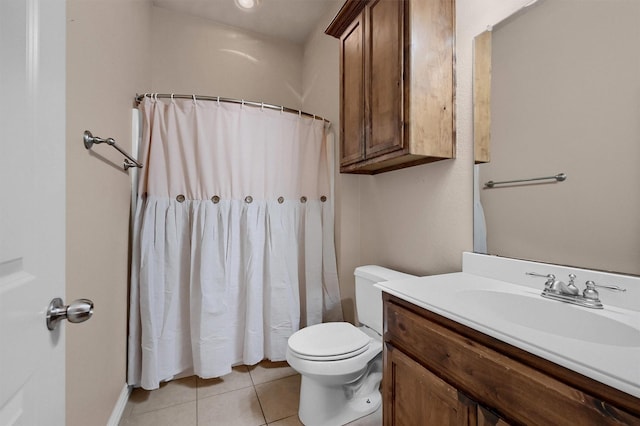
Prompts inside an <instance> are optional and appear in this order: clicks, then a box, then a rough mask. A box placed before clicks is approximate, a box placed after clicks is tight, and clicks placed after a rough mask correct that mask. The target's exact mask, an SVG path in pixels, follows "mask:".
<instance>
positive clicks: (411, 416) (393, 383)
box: [383, 345, 476, 426]
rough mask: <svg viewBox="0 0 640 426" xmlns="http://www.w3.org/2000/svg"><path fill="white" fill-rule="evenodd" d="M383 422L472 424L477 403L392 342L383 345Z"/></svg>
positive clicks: (436, 425) (399, 424) (441, 425)
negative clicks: (395, 346)
mask: <svg viewBox="0 0 640 426" xmlns="http://www.w3.org/2000/svg"><path fill="white" fill-rule="evenodd" d="M384 356H385V371H384V380H383V386H384V399H383V401H384V407H383V416H384V424H385V426H392V425H397V426H412V425H420V426H424V425H434V426H444V425H451V426H453V425H472V424H475V423H476V404H475V403H474V402H473V401H472V400H470V399H468V398H467V397H465V396H464V395H462V394H461V393H459V392H458V391H457V389H455V388H454V387H452V386H450V385H449V384H448V383H446V382H444V381H442V380H441V379H440V378H438V377H437V376H436V375H434V374H433V373H431V372H430V371H429V370H427V369H426V368H424V367H422V366H421V365H420V364H418V363H416V362H415V361H413V360H412V359H411V358H409V357H408V356H407V355H405V354H404V353H402V352H401V351H399V350H398V349H396V348H394V347H393V346H391V345H386V346H385V353H384Z"/></svg>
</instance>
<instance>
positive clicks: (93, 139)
mask: <svg viewBox="0 0 640 426" xmlns="http://www.w3.org/2000/svg"><path fill="white" fill-rule="evenodd" d="M82 140H83V141H84V147H85V148H87V149H91V147H93V144H94V143H95V144H99V143H103V142H106V144H107V145H110V146H112V147H114V148H115V149H117V150H118V151H119V152H120V154H122V155H124V156H125V157H126V158H125V159H124V162H123V164H122V167H124V169H125V170H127V169H129V168H130V167H139V168H142V164H141V163H139V162H138V161H137V160H136V159H135V158H133V157H132V156H131V155H129V154H127V153H126V151H124V150H123V149H122V148H120V147H119V146H118V145H116V141H115V139H113V138H107V139H102V138H99V137H97V136H93V135H92V134H91V132H90V131H88V130H85V131H84V134H83V136H82Z"/></svg>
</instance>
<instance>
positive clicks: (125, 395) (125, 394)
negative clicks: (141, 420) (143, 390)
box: [107, 383, 131, 426]
mask: <svg viewBox="0 0 640 426" xmlns="http://www.w3.org/2000/svg"><path fill="white" fill-rule="evenodd" d="M129 395H131V386H128V385H127V384H126V383H125V385H124V387H123V388H122V392H120V397H119V398H118V401H117V402H116V405H115V407H113V411H112V412H111V417H109V421H108V422H107V426H118V424H119V423H120V420H121V419H122V414H123V413H124V409H125V408H126V407H127V402H128V401H129Z"/></svg>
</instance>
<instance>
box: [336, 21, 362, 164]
mask: <svg viewBox="0 0 640 426" xmlns="http://www.w3.org/2000/svg"><path fill="white" fill-rule="evenodd" d="M364 27H365V24H364V19H363V15H362V14H361V15H360V16H359V17H358V18H357V19H356V20H355V21H354V22H353V23H352V24H351V26H350V27H349V28H348V29H347V31H345V33H344V35H343V37H342V38H341V39H340V68H341V73H340V74H341V78H340V96H341V98H342V99H341V100H340V101H341V102H340V103H341V108H340V165H342V166H345V165H349V164H352V163H355V162H358V161H361V160H363V159H364V137H365V116H364V114H365V110H364V90H365V84H364V35H365V34H364V31H365V28H364Z"/></svg>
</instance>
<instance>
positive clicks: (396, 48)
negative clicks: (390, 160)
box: [365, 0, 407, 159]
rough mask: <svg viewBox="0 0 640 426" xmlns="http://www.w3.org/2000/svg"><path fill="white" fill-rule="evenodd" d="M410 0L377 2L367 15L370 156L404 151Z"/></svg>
mask: <svg viewBox="0 0 640 426" xmlns="http://www.w3.org/2000/svg"><path fill="white" fill-rule="evenodd" d="M406 6H407V3H406V1H404V0H402V1H398V0H374V1H373V2H371V4H370V5H369V6H368V7H367V9H366V10H365V11H366V13H367V19H366V22H367V42H366V46H367V50H366V52H365V60H366V62H367V66H366V68H365V69H366V70H367V73H368V74H367V76H366V80H367V82H368V87H367V96H366V98H365V102H366V105H367V112H368V114H367V115H368V117H367V124H368V125H369V129H368V130H369V134H368V137H367V146H366V157H367V159H369V158H373V157H376V156H379V155H382V154H385V153H387V152H391V151H395V150H398V149H402V148H403V146H404V144H403V141H404V138H403V120H404V118H403V104H404V98H403V89H404V84H403V75H404V63H405V61H404V43H405V35H404V30H405V24H404V19H405V7H406Z"/></svg>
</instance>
